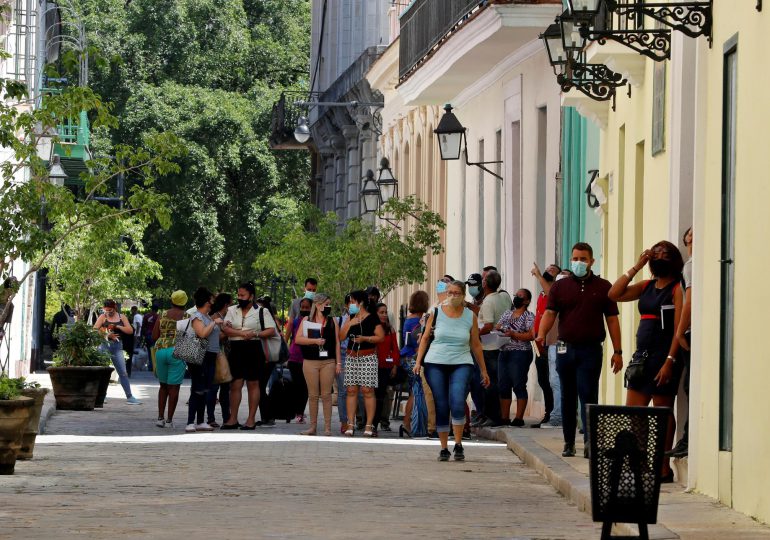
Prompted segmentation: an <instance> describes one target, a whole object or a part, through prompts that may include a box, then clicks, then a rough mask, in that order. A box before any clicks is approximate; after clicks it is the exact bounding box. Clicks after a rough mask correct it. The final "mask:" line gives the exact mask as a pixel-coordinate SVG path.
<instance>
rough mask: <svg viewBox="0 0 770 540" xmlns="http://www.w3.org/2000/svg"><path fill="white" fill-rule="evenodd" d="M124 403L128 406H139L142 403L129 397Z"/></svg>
mask: <svg viewBox="0 0 770 540" xmlns="http://www.w3.org/2000/svg"><path fill="white" fill-rule="evenodd" d="M126 403H128V404H129V405H141V404H142V402H141V401H139V400H138V399H136V398H135V397H134V396H131V397H130V398H128V399H126Z"/></svg>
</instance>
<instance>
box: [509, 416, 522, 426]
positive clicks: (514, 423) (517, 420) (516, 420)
mask: <svg viewBox="0 0 770 540" xmlns="http://www.w3.org/2000/svg"><path fill="white" fill-rule="evenodd" d="M511 425H512V426H513V427H524V420H523V419H521V418H514V419H513V420H511Z"/></svg>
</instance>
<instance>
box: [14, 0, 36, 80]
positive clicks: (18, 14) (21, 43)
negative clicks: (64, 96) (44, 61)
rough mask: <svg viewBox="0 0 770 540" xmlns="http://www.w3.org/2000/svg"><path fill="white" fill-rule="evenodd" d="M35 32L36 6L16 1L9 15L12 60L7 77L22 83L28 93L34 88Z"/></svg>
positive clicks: (24, 0) (26, 1)
mask: <svg viewBox="0 0 770 540" xmlns="http://www.w3.org/2000/svg"><path fill="white" fill-rule="evenodd" d="M36 31H37V5H36V3H35V2H34V1H33V0H16V2H15V3H14V6H13V12H12V15H11V32H10V35H9V41H11V43H13V50H12V51H8V52H10V53H11V54H12V56H13V58H12V60H11V62H10V63H9V69H8V76H9V77H11V78H13V79H16V80H17V81H23V82H24V83H25V84H26V85H27V88H28V89H29V90H30V93H31V92H32V90H33V89H34V86H35V49H36V43H37V38H36Z"/></svg>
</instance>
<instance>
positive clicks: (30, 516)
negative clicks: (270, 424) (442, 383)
mask: <svg viewBox="0 0 770 540" xmlns="http://www.w3.org/2000/svg"><path fill="white" fill-rule="evenodd" d="M142 375H143V376H144V377H142ZM133 384H134V393H135V394H136V395H137V396H138V397H139V398H140V399H142V400H143V402H144V403H143V404H142V405H141V406H136V407H131V406H129V405H126V404H125V402H124V400H123V399H122V398H121V390H120V387H118V386H112V387H111V388H110V392H109V395H108V397H109V399H108V401H107V403H106V405H105V408H104V409H103V410H97V411H94V412H67V411H60V412H57V413H56V414H55V415H54V416H53V417H52V418H51V419H50V420H49V423H48V428H47V434H46V435H42V436H40V437H38V446H37V447H36V449H35V459H33V460H32V461H26V462H19V463H18V464H17V467H16V474H15V475H14V476H7V477H3V478H2V480H1V481H0V501H2V502H1V503H0V523H2V527H1V528H0V538H4V539H5V538H9V539H10V538H52V537H56V538H106V537H111V538H138V537H161V536H162V537H165V538H182V537H185V538H228V539H229V538H247V537H248V538H362V537H366V538H398V537H417V538H570V539H582V538H598V536H599V530H600V528H599V526H597V525H595V524H593V523H592V522H591V520H590V517H589V516H588V515H586V514H585V513H582V512H579V511H578V510H577V509H576V508H575V507H574V506H571V505H570V504H569V503H568V502H567V501H566V500H565V499H563V498H562V497H561V496H560V495H558V494H557V493H556V491H555V490H554V489H553V488H552V487H551V486H550V485H548V484H547V483H546V482H545V481H544V480H543V479H542V478H541V477H540V476H539V475H538V474H537V473H536V472H534V471H533V470H531V469H529V468H528V467H526V466H525V465H523V464H522V463H521V462H520V461H519V460H518V459H517V458H516V456H515V455H514V454H512V453H511V452H510V451H509V450H507V449H506V448H505V446H503V445H500V444H493V443H488V442H477V441H473V442H467V443H466V444H465V446H466V455H467V461H466V462H464V463H455V462H449V463H439V462H437V461H436V456H437V454H438V448H439V447H438V443H437V442H436V441H425V440H412V441H409V440H403V439H401V440H400V439H398V438H397V436H396V435H395V434H394V433H381V437H380V438H379V439H378V440H364V439H363V438H359V437H356V438H354V439H352V440H351V439H345V438H342V437H332V438H321V437H318V438H312V437H301V436H298V435H296V434H297V432H299V431H301V429H302V428H301V427H300V426H297V425H295V424H294V423H292V424H285V423H281V424H279V425H278V426H277V427H276V428H273V429H267V428H263V429H261V430H259V429H258V430H257V431H256V432H253V433H244V432H235V433H233V432H216V433H197V434H184V433H183V428H184V425H183V422H181V421H180V422H178V423H177V427H176V429H175V430H174V431H171V430H170V429H163V430H161V429H159V428H157V427H155V426H154V425H153V421H154V418H155V396H156V388H157V387H156V386H155V385H154V384H152V380H151V379H149V378H147V375H146V374H137V375H135V378H134V380H133ZM188 395H189V390H188V389H187V388H183V390H182V393H181V397H180V406H179V411H178V414H179V419H180V420H183V417H184V415H185V414H186V407H185V406H184V402H185V401H186V399H187V396H188ZM335 415H336V410H335ZM337 429H338V428H337Z"/></svg>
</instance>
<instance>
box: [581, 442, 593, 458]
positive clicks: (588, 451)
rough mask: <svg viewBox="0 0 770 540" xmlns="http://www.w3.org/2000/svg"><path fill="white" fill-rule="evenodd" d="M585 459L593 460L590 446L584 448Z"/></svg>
mask: <svg viewBox="0 0 770 540" xmlns="http://www.w3.org/2000/svg"><path fill="white" fill-rule="evenodd" d="M583 457H584V458H586V459H591V447H590V446H588V445H585V446H584V447H583Z"/></svg>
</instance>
